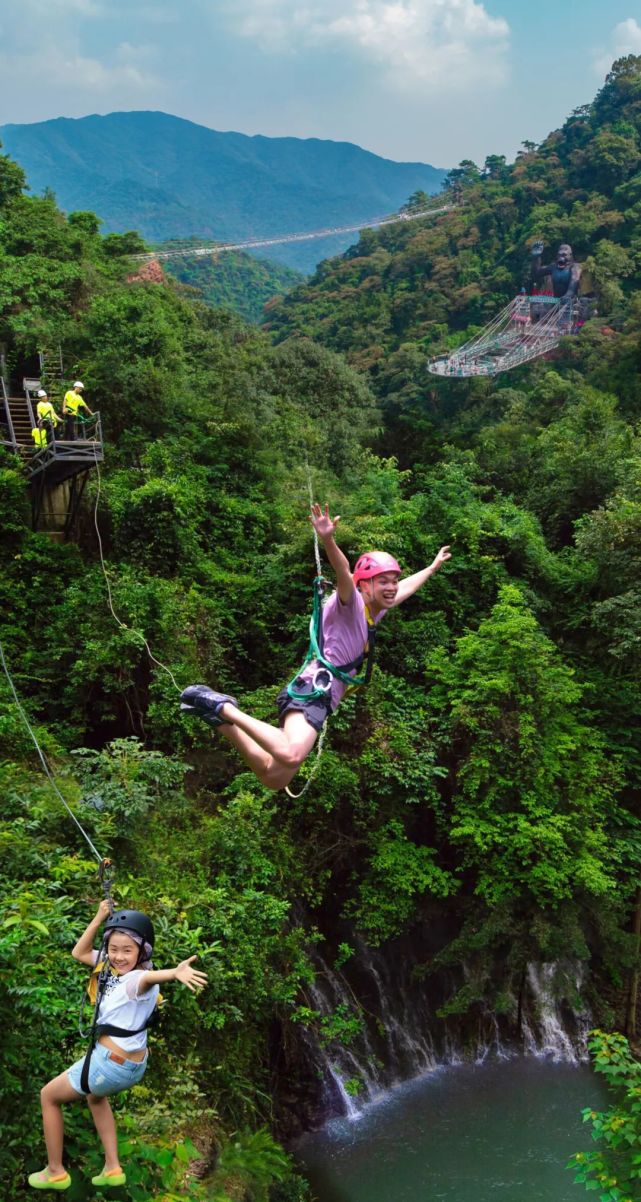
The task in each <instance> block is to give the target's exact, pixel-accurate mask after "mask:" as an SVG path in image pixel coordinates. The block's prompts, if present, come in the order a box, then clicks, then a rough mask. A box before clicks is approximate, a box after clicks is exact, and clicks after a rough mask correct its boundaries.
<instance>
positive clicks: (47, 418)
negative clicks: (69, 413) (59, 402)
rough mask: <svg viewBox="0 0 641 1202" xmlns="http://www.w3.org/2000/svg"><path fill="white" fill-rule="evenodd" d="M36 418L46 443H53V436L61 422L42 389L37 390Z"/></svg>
mask: <svg viewBox="0 0 641 1202" xmlns="http://www.w3.org/2000/svg"><path fill="white" fill-rule="evenodd" d="M36 416H37V418H38V425H39V427H40V429H41V430H44V432H45V435H46V439H47V442H48V443H50V442H53V435H54V430H55V428H56V426H57V425H58V422H61V421H62V418H61V416H60V414H59V413H56V411H55V409H54V407H53V404H52V402H51V401H50V400H49V397H48V396H47V394H46V392H45V390H44V388H39V389H38V404H37V405H36Z"/></svg>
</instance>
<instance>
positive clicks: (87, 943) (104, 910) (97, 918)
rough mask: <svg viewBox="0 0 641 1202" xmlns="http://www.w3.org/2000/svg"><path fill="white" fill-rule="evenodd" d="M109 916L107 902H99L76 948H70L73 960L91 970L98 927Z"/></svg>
mask: <svg viewBox="0 0 641 1202" xmlns="http://www.w3.org/2000/svg"><path fill="white" fill-rule="evenodd" d="M109 914H110V910H109V902H108V901H104V900H103V901H101V903H100V905H99V906H98V909H97V911H96V914H95V915H94V917H93V918H92V920H91V922H90V923H89V926H88V927H86V929H85V930H84V931H83V933H82V935H81V936H80V938H79V940H78V942H77V944H76V946H75V947H74V948H72V951H71V955H72V956H73V958H74V960H79V961H80V963H81V964H88V965H89V967H90V968H93V945H94V943H95V939H96V935H97V933H98V929H99V927H100V926H102V923H103V922H106V921H107V919H108V918H109Z"/></svg>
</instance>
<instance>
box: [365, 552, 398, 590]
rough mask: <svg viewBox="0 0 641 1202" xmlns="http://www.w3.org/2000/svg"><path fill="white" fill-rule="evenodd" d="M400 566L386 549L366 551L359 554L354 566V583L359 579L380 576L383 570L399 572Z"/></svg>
mask: <svg viewBox="0 0 641 1202" xmlns="http://www.w3.org/2000/svg"><path fill="white" fill-rule="evenodd" d="M400 570H401V569H400V566H399V564H397V562H396V560H395V559H394V556H393V555H388V554H387V551H366V552H365V554H364V555H361V556H359V558H358V559H357V560H356V566H355V568H354V584H358V582H359V580H371V579H372V577H374V576H382V575H383V572H399V573H400Z"/></svg>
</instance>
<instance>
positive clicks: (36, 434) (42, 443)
mask: <svg viewBox="0 0 641 1202" xmlns="http://www.w3.org/2000/svg"><path fill="white" fill-rule="evenodd" d="M31 437H32V438H33V441H34V443H35V445H36V446H37V447H38V449H39V448H40V447H46V445H47V431H46V430H40V429H39V428H38V426H34V428H33V430H32V431H31Z"/></svg>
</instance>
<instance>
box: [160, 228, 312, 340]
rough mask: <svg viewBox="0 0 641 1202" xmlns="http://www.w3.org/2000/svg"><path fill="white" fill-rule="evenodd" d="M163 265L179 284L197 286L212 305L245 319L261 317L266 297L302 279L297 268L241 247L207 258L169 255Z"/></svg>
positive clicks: (205, 299)
mask: <svg viewBox="0 0 641 1202" xmlns="http://www.w3.org/2000/svg"><path fill="white" fill-rule="evenodd" d="M161 249H164V244H163V245H162V247H161ZM164 267H165V270H167V271H168V272H169V273H170V275H173V276H175V278H176V279H177V280H180V282H181V284H187V285H188V286H189V287H190V288H197V289H198V293H199V295H200V297H201V298H202V300H204V301H206V302H207V304H208V305H211V306H212V307H213V308H214V309H230V310H231V311H232V313H239V314H240V316H241V317H244V318H245V320H246V321H262V319H263V308H264V306H265V304H266V303H267V301H269V300H271V299H273V297H274V296H276V295H278V294H279V293H280V294H284V293H286V292H290V291H291V289H292V288H293V287H294V286H295V285H296V284H299V283H301V281H302V279H303V276H302V274H301V272H300V271H293V270H292V269H291V267H285V266H284V265H283V264H282V263H276V262H274V260H272V259H261V258H255V257H254V256H253V255H250V254H248V253H247V252H246V251H241V250H237V251H228V252H226V253H225V254H222V255H212V256H211V257H210V258H208V259H203V258H199V259H189V258H186V259H169V260H168V261H167V262H166V263H165V264H164Z"/></svg>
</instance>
